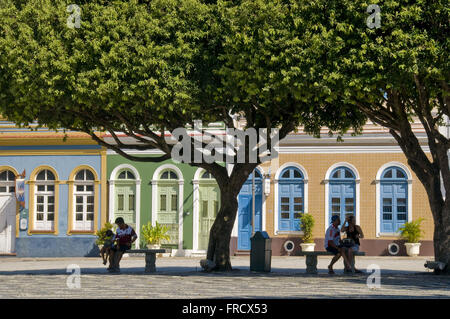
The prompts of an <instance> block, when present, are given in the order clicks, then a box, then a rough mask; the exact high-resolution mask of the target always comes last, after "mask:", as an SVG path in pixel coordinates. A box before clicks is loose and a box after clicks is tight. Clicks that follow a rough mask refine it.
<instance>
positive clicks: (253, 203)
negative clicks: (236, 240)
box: [252, 170, 256, 237]
mask: <svg viewBox="0 0 450 319" xmlns="http://www.w3.org/2000/svg"><path fill="white" fill-rule="evenodd" d="M252 174H253V175H252V237H253V235H254V234H255V207H256V206H255V170H253V173H252Z"/></svg>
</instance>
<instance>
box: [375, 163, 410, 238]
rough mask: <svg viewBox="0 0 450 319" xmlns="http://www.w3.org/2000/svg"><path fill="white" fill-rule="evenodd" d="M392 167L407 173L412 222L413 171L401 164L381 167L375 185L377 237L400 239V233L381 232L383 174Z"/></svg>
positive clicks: (387, 164)
mask: <svg viewBox="0 0 450 319" xmlns="http://www.w3.org/2000/svg"><path fill="white" fill-rule="evenodd" d="M391 166H398V167H400V168H401V169H403V171H404V172H405V173H406V175H407V176H406V177H407V182H408V195H407V196H408V206H407V207H408V222H411V221H412V209H413V207H412V182H413V179H412V174H411V171H410V170H409V168H408V166H406V165H405V164H402V163H400V162H389V163H386V164H384V165H383V166H381V167H380V169H379V170H378V172H377V175H376V178H375V185H376V198H375V202H376V226H375V227H376V233H375V236H376V237H377V238H379V237H383V236H385V237H398V236H399V233H382V232H381V209H382V207H381V175H382V174H383V172H384V171H385V170H386V169H387V168H389V167H391Z"/></svg>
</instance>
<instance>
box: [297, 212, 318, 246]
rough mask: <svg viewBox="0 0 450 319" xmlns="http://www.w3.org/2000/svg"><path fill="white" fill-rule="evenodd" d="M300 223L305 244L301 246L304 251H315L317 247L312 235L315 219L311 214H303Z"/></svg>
mask: <svg viewBox="0 0 450 319" xmlns="http://www.w3.org/2000/svg"><path fill="white" fill-rule="evenodd" d="M300 222H301V228H302V231H303V236H302V240H303V243H301V244H300V246H301V247H302V251H314V247H315V246H316V244H315V243H314V238H313V235H312V230H313V228H314V217H313V216H312V215H311V214H307V213H303V214H302V216H301V217H300Z"/></svg>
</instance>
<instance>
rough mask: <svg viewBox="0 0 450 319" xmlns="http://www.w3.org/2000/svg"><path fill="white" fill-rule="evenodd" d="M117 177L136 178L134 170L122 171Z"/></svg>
mask: <svg viewBox="0 0 450 319" xmlns="http://www.w3.org/2000/svg"><path fill="white" fill-rule="evenodd" d="M117 179H125V180H126V179H129V180H135V179H136V177H135V176H134V174H133V173H132V172H130V171H129V170H124V171H122V172H120V173H119V175H118V176H117Z"/></svg>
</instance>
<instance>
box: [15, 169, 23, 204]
mask: <svg viewBox="0 0 450 319" xmlns="http://www.w3.org/2000/svg"><path fill="white" fill-rule="evenodd" d="M15 190H16V198H17V202H18V203H19V207H21V209H23V208H25V170H24V171H23V172H22V174H21V175H19V176H17V177H16V188H15Z"/></svg>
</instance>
